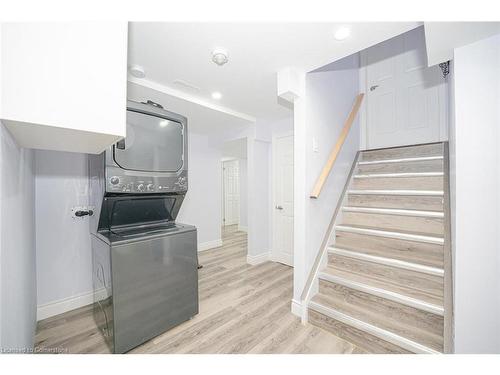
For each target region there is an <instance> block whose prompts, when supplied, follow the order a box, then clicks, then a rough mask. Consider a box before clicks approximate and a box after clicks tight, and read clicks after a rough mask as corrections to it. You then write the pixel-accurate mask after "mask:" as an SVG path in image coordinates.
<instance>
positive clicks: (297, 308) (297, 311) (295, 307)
mask: <svg viewBox="0 0 500 375" xmlns="http://www.w3.org/2000/svg"><path fill="white" fill-rule="evenodd" d="M291 311H292V314H293V315H295V316H298V317H299V318H302V304H301V303H300V302H299V301H297V300H296V299H292V304H291Z"/></svg>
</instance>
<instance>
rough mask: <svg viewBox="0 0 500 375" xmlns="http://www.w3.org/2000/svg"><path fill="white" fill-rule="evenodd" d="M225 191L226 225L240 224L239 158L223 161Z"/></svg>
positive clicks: (224, 219)
mask: <svg viewBox="0 0 500 375" xmlns="http://www.w3.org/2000/svg"><path fill="white" fill-rule="evenodd" d="M222 173H223V180H224V183H223V184H224V185H223V192H224V200H223V202H224V218H223V221H224V225H233V224H238V223H239V221H240V188H239V168H238V160H229V161H224V162H223V163H222Z"/></svg>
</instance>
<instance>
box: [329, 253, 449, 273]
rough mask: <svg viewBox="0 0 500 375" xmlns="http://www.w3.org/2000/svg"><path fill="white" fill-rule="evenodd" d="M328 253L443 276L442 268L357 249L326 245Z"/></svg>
mask: <svg viewBox="0 0 500 375" xmlns="http://www.w3.org/2000/svg"><path fill="white" fill-rule="evenodd" d="M328 253H329V254H336V255H340V256H343V257H348V258H352V259H358V260H361V261H365V262H371V263H377V264H382V265H384V266H389V267H395V268H401V269H405V270H409V271H415V272H421V273H425V274H427V275H433V276H440V277H443V276H444V270H443V269H442V268H437V267H430V266H424V265H422V264H417V263H411V262H405V261H403V260H398V259H392V258H385V257H379V256H375V255H369V254H364V253H359V252H357V251H351V250H345V249H339V248H336V247H333V246H330V247H328Z"/></svg>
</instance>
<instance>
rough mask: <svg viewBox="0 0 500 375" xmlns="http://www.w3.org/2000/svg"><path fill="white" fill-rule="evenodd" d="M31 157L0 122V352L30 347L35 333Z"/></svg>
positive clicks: (33, 221)
mask: <svg viewBox="0 0 500 375" xmlns="http://www.w3.org/2000/svg"><path fill="white" fill-rule="evenodd" d="M33 173H34V171H33V153H32V151H31V150H26V149H22V148H20V147H19V146H18V145H17V144H16V142H15V141H14V139H13V137H12V136H11V134H10V133H9V132H8V131H7V129H6V128H5V127H4V126H3V125H2V124H1V123H0V181H1V183H0V209H1V215H0V241H1V242H0V301H1V304H0V319H1V320H0V327H1V330H0V332H1V340H0V342H1V348H2V349H4V350H9V349H19V350H23V349H29V348H32V347H33V345H34V337H35V329H36V276H35V275H36V265H35V202H34V199H35V190H34V189H35V184H34V177H33Z"/></svg>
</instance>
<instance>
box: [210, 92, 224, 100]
mask: <svg viewBox="0 0 500 375" xmlns="http://www.w3.org/2000/svg"><path fill="white" fill-rule="evenodd" d="M212 98H213V99H216V100H219V99H220V98H222V94H221V93H220V92H218V91H214V92H213V93H212Z"/></svg>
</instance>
